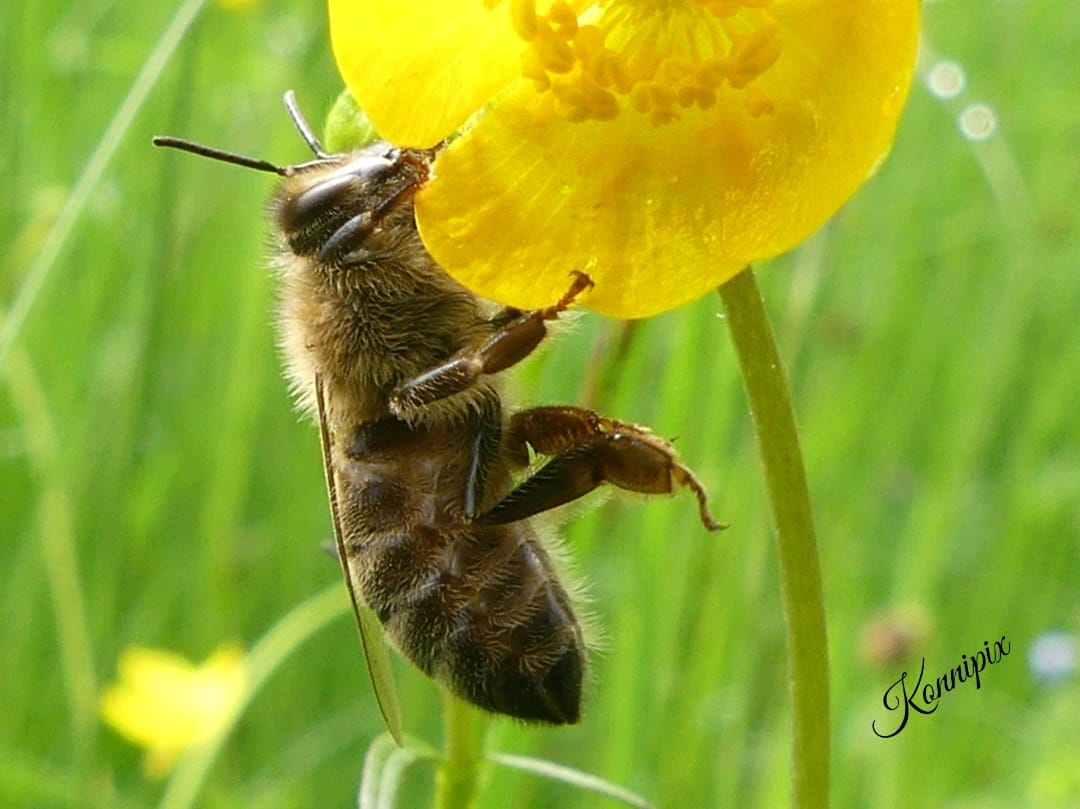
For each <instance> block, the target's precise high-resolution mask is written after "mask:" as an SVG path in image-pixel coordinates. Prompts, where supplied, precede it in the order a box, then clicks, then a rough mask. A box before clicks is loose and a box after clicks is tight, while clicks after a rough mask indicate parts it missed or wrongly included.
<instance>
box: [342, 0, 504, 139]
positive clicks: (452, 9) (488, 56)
mask: <svg viewBox="0 0 1080 809" xmlns="http://www.w3.org/2000/svg"><path fill="white" fill-rule="evenodd" d="M329 5H330V39H331V44H332V45H333V49H334V57H335V59H336V60H337V64H338V69H339V70H340V72H341V75H342V78H344V80H345V84H346V85H347V86H348V88H349V90H350V91H351V92H352V94H353V96H354V97H355V98H356V100H357V102H359V104H360V107H361V108H362V109H363V110H364V111H365V112H366V113H367V114H368V116H369V117H370V118H371V122H372V123H373V124H374V125H375V129H376V130H377V131H378V132H379V134H380V135H382V137H383V138H385V139H386V140H388V141H390V142H391V143H393V144H395V145H397V146H416V147H428V146H433V145H434V144H436V143H438V142H439V141H440V140H442V139H443V138H445V137H446V136H447V135H449V134H451V133H452V132H454V131H455V130H456V129H458V128H459V127H460V126H461V125H462V124H463V123H464V122H465V121H466V119H468V118H469V116H470V115H472V114H473V113H474V112H476V110H477V109H479V108H480V107H481V106H482V105H483V104H485V103H486V102H487V101H488V100H489V99H490V98H491V97H492V96H493V95H495V93H497V92H498V91H499V90H501V89H502V88H503V87H505V86H506V85H507V84H508V83H509V82H510V81H511V80H512V79H513V78H514V77H515V76H516V75H517V73H518V70H519V64H520V56H519V53H520V50H521V43H520V41H519V40H517V39H516V37H514V35H513V33H512V32H511V30H510V22H509V19H508V17H507V14H506V11H505V9H503V8H496V9H494V10H490V11H489V10H488V9H487V8H486V6H485V4H484V3H483V2H481V0H440V2H438V3H429V2H421V0H396V2H375V1H373V0H329Z"/></svg>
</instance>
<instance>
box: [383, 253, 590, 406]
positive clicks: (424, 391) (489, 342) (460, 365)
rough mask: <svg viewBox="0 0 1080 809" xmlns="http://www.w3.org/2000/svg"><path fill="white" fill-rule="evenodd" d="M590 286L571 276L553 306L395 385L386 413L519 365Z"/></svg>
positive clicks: (584, 278) (457, 390) (434, 399)
mask: <svg viewBox="0 0 1080 809" xmlns="http://www.w3.org/2000/svg"><path fill="white" fill-rule="evenodd" d="M592 285H593V284H592V280H591V279H590V278H589V276H587V275H585V273H581V272H578V273H575V274H574V281H573V284H572V285H571V286H570V289H569V290H568V291H567V293H566V294H565V295H563V296H562V298H560V299H559V300H558V301H557V302H556V303H554V304H553V305H551V306H547V307H544V308H543V309H534V310H533V311H531V312H524V313H521V314H519V315H517V316H516V317H514V318H513V319H511V320H510V321H509V322H508V323H507V324H506V325H505V326H503V327H502V328H500V329H499V330H498V331H497V332H495V334H493V335H491V336H490V337H488V338H487V339H486V340H485V341H484V342H483V343H481V344H480V345H478V346H472V347H469V348H467V349H465V350H463V351H459V352H458V353H457V354H456V355H454V356H453V357H451V358H450V359H449V360H447V361H446V362H444V363H443V364H442V365H438V366H436V367H434V368H431V369H430V370H427V371H424V372H423V373H421V374H419V375H417V376H414V377H413V378H412V379H407V380H405V381H404V382H402V383H401V384H399V385H398V386H397V387H395V388H394V390H393V392H392V393H391V394H390V409H391V410H392V411H393V412H394V413H395V415H399V416H404V415H406V414H408V413H409V412H410V411H412V410H414V409H415V408H419V407H423V406H424V405H427V404H431V403H432V402H437V401H438V400H440V399H445V398H446V397H447V396H452V395H454V394H455V393H461V392H462V391H464V390H468V389H469V388H470V387H472V386H473V385H474V384H476V382H477V380H478V379H480V377H481V376H484V375H485V374H497V373H499V372H500V371H505V370H506V369H507V368H509V367H511V366H512V365H516V364H517V363H519V362H521V360H523V359H525V358H526V357H527V356H529V354H531V353H532V352H533V351H534V350H535V349H536V347H537V346H538V345H540V342H541V341H542V340H543V339H544V337H545V336H546V335H547V325H546V324H547V321H549V320H555V319H557V318H558V316H559V314H560V313H562V312H564V311H566V310H567V309H568V308H569V307H570V305H571V304H572V303H573V302H574V299H575V298H576V297H577V296H578V295H580V294H581V293H582V292H584V291H585V290H586V289H588V288H589V287H591V286H592Z"/></svg>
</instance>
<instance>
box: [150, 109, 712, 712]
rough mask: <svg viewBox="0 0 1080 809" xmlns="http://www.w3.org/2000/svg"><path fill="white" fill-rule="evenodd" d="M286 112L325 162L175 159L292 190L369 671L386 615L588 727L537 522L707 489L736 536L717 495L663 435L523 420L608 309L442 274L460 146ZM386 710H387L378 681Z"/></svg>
mask: <svg viewBox="0 0 1080 809" xmlns="http://www.w3.org/2000/svg"><path fill="white" fill-rule="evenodd" d="M285 105H286V108H287V109H288V111H289V114H290V116H291V117H292V120H293V123H294V124H295V126H296V128H297V130H298V131H299V132H300V135H301V137H302V138H303V139H304V141H305V142H306V143H307V145H308V147H309V148H310V149H311V151H312V152H313V153H314V158H313V159H311V160H309V161H307V162H304V163H299V164H296V165H291V166H278V165H275V164H273V163H269V162H267V161H263V160H257V159H254V158H249V157H245V156H242V155H238V154H234V153H230V152H223V151H220V150H217V149H213V148H210V147H206V146H201V145H198V144H195V143H192V142H190V141H186V140H181V139H178V138H171V137H159V138H155V139H154V143H155V144H156V145H158V146H167V147H173V148H179V149H182V150H185V151H189V152H194V153H195V154H199V155H202V156H205V157H210V158H213V159H217V160H223V161H226V162H229V163H234V164H237V165H240V166H245V167H247V168H252V169H257V170H260V171H267V172H272V173H274V174H277V175H279V176H280V177H281V181H280V183H279V185H278V187H277V189H276V190H275V191H274V193H273V196H272V199H271V202H270V206H269V211H270V218H271V220H272V228H273V235H274V242H275V245H276V246H275V257H274V260H273V266H274V268H275V269H276V273H277V275H278V279H279V282H280V298H279V309H278V334H279V340H280V344H281V347H282V349H283V354H284V359H285V365H286V375H287V377H288V380H289V383H290V385H291V388H292V390H293V393H294V394H295V396H296V398H297V400H298V402H299V404H300V406H301V407H302V408H303V409H304V410H306V411H308V412H309V413H310V414H312V415H313V416H314V417H315V418H317V420H318V422H319V425H320V427H321V431H322V437H323V460H324V464H325V468H326V473H327V481H328V488H329V491H330V503H331V512H332V514H331V516H332V518H333V522H334V525H335V535H336V540H337V555H338V558H339V561H340V562H341V566H342V569H343V573H344V577H345V581H346V584H347V585H348V588H349V592H350V594H351V597H352V600H353V604H354V607H355V608H356V612H357V616H358V618H361V620H360V621H359V624H360V631H361V638H362V640H363V642H364V648H365V651H366V652H367V653H368V656H369V662H370V659H371V650H372V649H373V648H374V647H373V646H372V644H374V643H376V642H381V641H379V640H378V639H374V638H371V637H368V634H369V632H370V629H371V627H370V626H368V629H367V630H365V621H364V620H362V613H363V611H364V610H365V609H366V608H370V610H371V611H372V612H373V613H374V615H375V616H377V619H378V622H379V623H381V625H382V627H383V628H384V629H385V633H386V635H388V636H389V638H390V639H391V641H392V642H393V644H394V645H395V646H396V647H397V648H398V650H399V651H400V652H401V653H402V654H403V655H404V656H405V657H406V658H408V659H409V660H410V661H412V662H413V663H414V664H415V665H416V666H417V667H419V668H420V669H421V670H422V671H423V672H425V673H426V674H427V675H429V676H431V677H433V678H434V679H436V680H437V681H439V682H440V683H442V684H443V685H444V686H445V687H447V688H448V689H449V690H450V691H451V692H453V693H454V694H455V695H457V696H458V697H460V698H463V699H465V700H468V701H469V702H471V703H473V704H475V705H477V706H479V707H480V708H483V709H485V710H487V711H491V712H494V713H499V714H506V715H508V716H512V717H517V718H518V719H522V720H526V721H536V722H545V723H551V724H567V723H574V722H577V721H578V720H579V717H580V715H581V691H582V683H583V681H584V678H585V672H586V666H587V660H586V647H585V641H584V638H583V635H582V630H581V625H580V623H579V620H578V618H577V616H576V614H575V611H574V606H573V604H572V603H571V598H570V596H569V595H568V592H567V588H566V587H565V586H564V585H563V583H562V581H561V580H560V577H559V575H558V574H557V572H556V569H555V565H554V564H553V562H552V559H551V556H550V555H549V552H548V551H547V550H545V546H544V544H543V543H542V542H541V539H540V535H539V533H538V529H537V526H536V520H535V519H534V517H535V516H536V515H538V514H540V513H541V512H545V511H548V510H550V509H553V508H555V507H557V506H560V505H562V504H564V503H567V502H569V501H571V500H574V499H576V498H578V497H581V496H582V495H584V494H586V493H588V492H590V491H592V490H593V489H595V488H596V487H598V486H600V485H601V484H604V483H607V484H610V485H613V486H616V487H618V488H621V489H626V490H630V491H635V492H645V493H650V494H660V493H665V494H670V493H674V492H675V490H676V489H678V488H686V489H689V490H690V491H691V492H692V493H693V494H694V495H695V496H696V498H697V501H698V510H699V513H700V518H701V520H702V522H703V523H704V525H705V526H706V527H707V528H709V529H710V530H717V529H719V528H720V527H722V526H720V525H719V524H718V523H717V522H716V521H715V520H714V519H713V518H712V516H711V514H710V513H709V508H708V504H707V497H706V493H705V490H704V488H703V487H702V485H701V483H700V482H699V481H698V479H697V478H696V477H695V476H694V474H693V472H691V470H690V469H689V468H687V467H686V466H684V465H683V464H682V463H681V462H680V461H679V460H678V458H677V457H676V455H675V452H674V450H673V449H672V447H671V445H670V444H668V443H667V442H666V441H663V440H661V439H660V438H658V437H656V436H655V435H653V434H652V433H651V432H649V431H648V430H647V429H645V428H643V427H639V426H637V425H634V424H630V423H626V422H621V421H616V420H614V419H609V418H605V417H603V416H600V415H598V414H596V413H594V412H592V411H589V410H585V409H582V408H577V407H570V406H547V407H535V408H531V409H525V410H519V411H516V412H508V410H507V408H506V405H505V402H504V399H503V394H502V389H501V384H500V382H501V380H500V375H501V374H502V372H503V371H505V370H507V369H509V368H510V367H511V366H513V365H515V364H517V363H518V362H519V361H521V360H522V359H524V358H525V357H526V356H528V355H529V354H530V353H531V352H532V351H533V350H534V349H535V348H536V347H537V346H538V345H539V344H540V343H541V342H542V341H543V339H544V337H545V336H546V335H547V333H548V325H549V323H551V321H554V320H556V319H558V317H559V316H560V314H562V313H563V312H564V311H566V310H567V309H568V308H569V307H570V306H571V305H572V304H573V303H574V302H575V301H576V300H577V299H578V298H579V297H580V296H582V295H584V294H585V293H586V292H587V290H588V289H589V288H590V287H591V286H592V281H591V280H590V279H589V278H588V277H587V276H586V275H585V274H583V273H580V272H577V273H574V274H572V276H571V277H570V278H569V280H568V285H567V291H566V294H565V295H564V296H563V297H562V298H561V299H560V300H558V301H554V302H552V304H551V305H550V306H548V307H546V308H543V309H537V310H534V311H522V310H519V309H515V308H512V307H506V306H501V305H499V304H497V303H494V302H492V301H488V300H485V299H483V298H480V297H478V296H477V295H475V294H474V293H472V292H470V291H469V290H468V289H466V288H465V287H463V286H461V285H460V284H458V283H457V282H456V281H455V280H453V279H452V278H451V277H450V276H449V275H448V274H447V273H446V271H445V270H443V269H442V268H441V267H440V266H439V265H438V264H437V263H436V261H435V259H434V258H432V256H431V255H430V254H429V253H428V252H427V250H426V249H425V247H424V245H423V243H422V242H421V241H420V237H419V234H418V232H417V227H416V223H415V221H414V218H413V196H414V195H415V194H416V193H417V191H418V190H419V189H420V188H421V187H422V186H423V184H424V183H425V181H426V180H427V178H428V171H429V167H430V166H431V164H432V161H433V159H434V157H435V156H436V153H437V148H438V147H437V148H436V149H435V150H425V149H409V148H396V147H394V146H391V145H389V144H387V143H384V142H378V143H374V144H372V145H369V146H367V147H364V148H362V149H358V150H356V151H352V152H348V153H342V154H329V153H327V152H326V151H325V150H324V149H323V147H322V146H321V145H320V143H319V141H318V139H317V138H316V136H315V135H314V133H313V131H312V130H311V128H310V126H309V125H308V124H307V123H306V121H305V120H304V118H303V116H302V115H301V113H300V111H299V110H298V108H297V106H296V102H295V99H294V97H293V95H292V93H291V92H290V93H287V94H286V96H285ZM537 457H540V458H546V459H547V461H546V463H544V464H543V465H539V464H538V462H537V461H536V460H535V458H537ZM531 458H532V460H531ZM530 471H531V474H530ZM369 668H370V666H369ZM374 679H375V678H374V676H373V680H374ZM376 696H377V697H378V698H379V700H380V707H381V708H382V709H383V712H384V715H386V706H385V705H384V704H383V698H382V697H381V696H380V695H379V683H378V682H376Z"/></svg>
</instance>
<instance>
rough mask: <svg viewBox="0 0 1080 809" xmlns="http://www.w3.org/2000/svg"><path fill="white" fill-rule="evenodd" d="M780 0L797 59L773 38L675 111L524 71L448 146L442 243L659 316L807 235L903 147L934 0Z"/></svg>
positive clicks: (464, 258) (605, 304)
mask: <svg viewBox="0 0 1080 809" xmlns="http://www.w3.org/2000/svg"><path fill="white" fill-rule="evenodd" d="M770 9H771V11H772V13H773V16H774V19H775V20H776V21H777V22H778V23H779V33H778V36H779V37H780V41H781V43H782V47H781V49H780V52H779V56H778V57H776V55H775V49H773V50H770V48H769V47H767V46H768V45H769V43H768V42H766V43H765V46H762V47H760V48H759V49H758V51H756V52H752V51H751V52H748V55H747V57H746V61H747V64H750V65H751V67H753V64H752V62H753V60H754V59H760V60H763V62H762V63H763V64H765V65H766V66H767V69H765V70H762V71H761V72H760V74H759V75H756V76H755V79H754V81H753V82H752V83H750V84H749V85H748V86H738V87H736V86H734V85H735V83H734V82H730V83H728V84H725V85H722V86H720V87H718V88H717V90H716V94H715V98H710V99H709V100H708V103H707V104H705V105H703V106H705V107H706V108H705V109H700V108H699V107H698V106H680V107H679V108H678V109H677V115H676V116H675V118H674V120H671V121H669V122H666V123H663V124H662V125H659V126H657V125H654V123H652V122H651V121H650V118H649V117H648V116H646V115H641V114H636V113H634V111H633V110H627V109H623V111H622V112H621V113H620V114H618V115H617V116H616V117H615V118H614V119H612V120H608V121H596V120H589V121H584V122H576V123H571V122H569V121H568V120H567V119H566V118H564V117H560V116H559V115H556V114H555V113H554V112H553V111H552V105H551V104H550V103H543V101H544V99H542V98H541V96H539V95H538V92H540V91H539V90H537V89H536V87H535V85H534V84H533V83H528V82H524V81H522V82H519V83H518V84H517V85H515V87H514V88H513V90H512V91H511V92H508V93H507V94H506V95H504V96H501V97H500V98H499V100H498V101H497V102H496V104H495V105H494V106H493V108H492V109H490V110H489V111H488V112H487V113H486V114H485V116H484V117H483V118H481V119H480V120H479V121H478V122H477V123H476V124H475V126H474V127H473V128H472V129H471V130H469V131H468V132H466V134H465V135H464V136H463V137H462V138H461V139H459V140H458V141H456V142H454V143H453V144H452V145H451V146H450V147H449V148H448V149H447V150H446V151H445V152H444V153H443V154H442V155H441V156H440V158H439V159H438V161H437V163H436V165H435V179H434V180H433V181H432V182H431V183H430V184H429V185H428V186H427V187H426V188H425V189H424V190H423V191H422V192H421V194H420V195H419V196H418V198H417V217H418V221H419V224H420V228H421V233H422V235H423V238H424V241H425V243H426V244H427V246H428V248H429V249H430V250H431V252H432V254H433V255H434V256H435V257H436V259H438V260H439V262H440V263H442V264H443V266H444V267H446V269H447V270H448V271H449V272H450V273H451V274H452V275H454V276H455V277H456V278H457V279H458V280H459V281H461V282H462V283H464V284H465V285H466V286H468V287H470V288H471V289H473V290H475V291H477V292H478V293H480V294H482V295H484V296H486V297H491V298H494V299H496V300H499V301H502V302H504V303H508V304H512V305H515V306H519V307H522V308H534V307H538V306H543V305H547V304H550V303H551V302H553V301H555V300H557V299H558V298H559V296H560V295H561V294H562V293H563V292H564V291H565V288H566V286H567V283H568V281H567V277H568V273H569V272H570V271H571V270H574V269H580V270H584V271H585V272H587V273H588V274H589V275H590V276H591V277H592V278H593V280H594V281H595V282H596V287H595V289H594V290H593V291H592V292H591V293H590V294H589V296H588V297H587V298H586V299H585V300H584V302H585V304H586V305H587V306H588V307H589V308H592V309H595V310H597V311H600V312H603V313H605V314H609V315H614V316H619V317H643V316H647V315H651V314H655V313H657V312H660V311H664V310H666V309H670V308H673V307H675V306H678V305H679V304H681V303H684V302H686V301H689V300H692V299H694V298H696V297H698V296H700V295H702V294H704V293H705V292H707V291H708V290H710V289H712V288H713V287H715V286H717V285H718V284H720V283H723V282H724V281H725V280H727V279H728V278H730V277H731V276H732V275H734V274H735V273H736V272H738V271H739V270H740V269H741V268H742V267H744V266H745V265H746V264H748V263H750V262H752V261H757V260H761V259H765V258H769V257H772V256H775V255H777V254H778V253H781V252H783V251H785V250H788V249H790V248H791V247H793V246H794V245H796V244H798V243H799V242H800V241H802V240H803V239H804V238H806V237H807V236H808V235H809V234H810V233H812V232H813V231H814V230H816V229H817V228H818V227H820V226H821V225H822V224H823V223H824V222H825V221H826V220H827V219H828V218H829V217H830V216H832V214H833V213H834V212H835V211H836V210H837V209H838V208H839V207H840V206H841V205H842V204H843V203H844V202H845V201H846V200H847V199H848V198H849V197H850V196H851V195H852V194H853V193H854V191H855V190H856V189H857V188H858V186H859V185H860V184H861V183H862V182H863V181H864V180H865V179H866V177H867V176H868V175H869V174H870V173H871V172H872V171H873V169H874V168H875V167H876V165H877V164H878V163H879V161H880V160H881V158H882V156H883V154H884V153H885V151H886V150H887V148H888V145H889V143H890V142H891V140H892V136H893V132H894V129H895V125H896V121H897V118H898V116H899V112H900V109H901V107H902V105H903V101H904V98H905V95H906V92H907V88H908V83H909V81H910V76H911V72H912V67H913V63H914V55H915V45H916V38H917V25H918V4H917V3H915V2H914V1H913V0H906V1H905V2H897V1H896V0H864V2H861V3H857V4H848V3H833V2H824V0H817V2H811V1H810V0H801V2H792V1H791V0H789V1H788V2H776V3H774V4H772V5H771V6H770ZM751 44H754V43H751ZM773 58H775V63H773V62H772V61H771V60H772V59H773Z"/></svg>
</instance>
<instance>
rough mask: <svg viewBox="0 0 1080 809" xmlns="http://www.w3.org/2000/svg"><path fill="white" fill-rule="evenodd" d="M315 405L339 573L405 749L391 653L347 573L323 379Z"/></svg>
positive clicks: (391, 724)
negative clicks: (342, 578)
mask: <svg viewBox="0 0 1080 809" xmlns="http://www.w3.org/2000/svg"><path fill="white" fill-rule="evenodd" d="M315 401H316V403H317V404H318V408H319V435H320V436H321V438H322V452H323V470H324V472H325V473H326V490H327V493H328V494H329V497H330V517H331V519H332V521H333V523H334V543H335V545H336V546H337V557H338V561H339V562H340V563H341V571H342V573H344V574H345V585H346V586H347V587H348V588H349V598H351V599H352V605H353V612H354V613H355V614H356V625H357V626H358V627H359V628H360V642H361V643H362V644H363V647H364V656H365V657H366V658H367V665H368V673H369V674H370V675H371V685H372V688H374V689H375V701H376V702H378V703H379V711H380V712H381V713H382V715H383V721H385V722H386V729H387V730H389V731H390V735H391V736H393V737H394V741H395V742H397V744H398V747H404V746H405V731H404V729H403V728H402V725H401V706H400V705H399V704H398V698H397V688H396V687H395V685H394V671H393V669H392V668H391V667H390V653H389V652H388V651H387V647H386V643H385V641H384V640H383V629H382V625H381V624H380V623H379V619H378V618H377V617H376V616H375V613H373V612H372V611H371V610H370V609H368V606H367V604H365V603H364V599H363V598H362V597H361V596H360V594H359V593H357V592H356V588H355V587H354V586H353V581H352V576H351V575H350V573H349V557H348V555H347V551H346V548H345V540H344V537H343V535H342V532H341V517H340V513H339V511H338V498H337V486H335V484H334V466H333V464H332V462H331V458H330V428H329V426H328V425H327V422H326V405H325V401H324V399H323V387H322V379H321V378H320V377H319V376H316V377H315Z"/></svg>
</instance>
